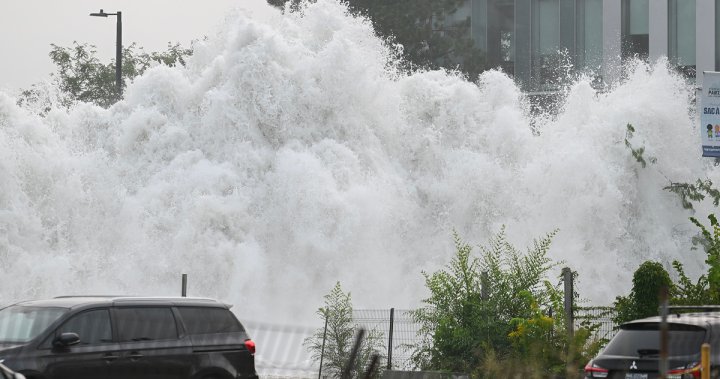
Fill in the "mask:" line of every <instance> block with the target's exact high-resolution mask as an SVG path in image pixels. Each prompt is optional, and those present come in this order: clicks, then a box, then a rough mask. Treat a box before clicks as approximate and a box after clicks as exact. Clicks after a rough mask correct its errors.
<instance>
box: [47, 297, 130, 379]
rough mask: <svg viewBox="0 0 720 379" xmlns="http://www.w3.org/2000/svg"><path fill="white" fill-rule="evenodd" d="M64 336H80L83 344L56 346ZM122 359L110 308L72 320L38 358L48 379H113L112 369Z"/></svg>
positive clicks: (49, 341) (57, 332) (59, 328)
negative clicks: (114, 339)
mask: <svg viewBox="0 0 720 379" xmlns="http://www.w3.org/2000/svg"><path fill="white" fill-rule="evenodd" d="M62 333H76V334H77V335H78V336H79V337H80V342H79V343H78V344H75V345H71V346H64V347H62V346H61V347H58V346H53V340H54V339H55V337H57V336H59V335H60V334H62ZM119 357H120V356H119V355H118V345H117V344H116V343H114V342H113V337H112V327H111V323H110V312H109V310H108V309H107V308H103V309H92V310H88V311H83V312H81V313H78V314H76V315H74V316H72V317H71V318H69V319H68V320H67V321H66V322H65V323H63V324H62V325H61V326H60V327H58V328H57V329H56V330H55V332H54V333H53V334H51V335H50V336H49V337H48V338H47V339H46V340H45V341H44V342H43V344H42V345H41V346H40V351H39V354H38V359H39V360H40V361H41V362H39V366H40V368H41V370H42V371H43V372H44V377H46V378H48V379H60V378H81V379H82V378H87V379H95V378H100V377H103V378H110V377H112V375H111V373H112V365H113V364H114V363H115V361H116V360H117V359H118V358H119ZM43 367H44V369H42V368H43Z"/></svg>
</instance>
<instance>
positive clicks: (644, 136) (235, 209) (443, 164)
mask: <svg viewBox="0 0 720 379" xmlns="http://www.w3.org/2000/svg"><path fill="white" fill-rule="evenodd" d="M303 15H304V16H302V17H301V16H300V15H298V14H289V15H285V16H282V17H281V16H277V17H273V18H271V20H269V21H264V22H265V23H262V22H260V21H254V20H251V19H248V18H245V17H244V16H242V15H239V16H236V17H235V18H229V19H228V21H227V24H226V25H225V27H224V28H223V29H222V30H221V31H220V32H219V33H218V35H217V36H215V37H212V38H210V39H209V40H207V41H203V42H201V43H200V44H199V45H198V46H196V49H195V51H196V52H195V55H194V56H193V57H192V58H191V59H190V61H189V64H188V67H187V68H182V67H181V68H167V67H155V68H153V69H151V70H150V71H148V72H147V73H146V75H145V76H143V77H141V78H138V79H137V80H136V81H135V82H134V83H132V84H131V85H129V86H128V88H127V90H126V94H125V100H124V101H123V102H120V103H118V104H116V105H115V106H114V107H112V108H111V109H109V110H103V109H100V108H97V107H94V106H91V105H87V104H83V105H79V106H77V107H74V108H73V109H71V110H70V111H69V112H65V111H62V110H60V109H55V110H53V111H51V112H50V113H49V114H48V116H47V117H44V118H40V117H36V116H33V115H32V113H31V112H30V111H29V110H26V109H21V108H18V107H17V106H16V105H15V104H14V100H13V99H11V98H10V97H9V96H7V95H4V94H0V177H1V179H0V274H1V275H0V285H1V286H2V287H1V288H2V289H3V290H2V291H1V292H0V302H2V303H6V302H9V301H12V300H18V299H24V298H31V297H47V296H54V295H61V294H71V293H121V292H122V293H129V294H143V295H175V294H178V293H179V291H180V274H181V273H187V274H189V293H190V295H193V296H209V297H216V298H221V299H223V300H225V301H228V302H231V303H234V304H236V307H235V308H234V310H235V311H236V312H238V314H240V315H242V316H243V317H246V318H249V319H256V320H257V319H262V320H272V321H276V322H288V323H292V322H296V321H300V320H303V319H310V318H312V319H314V318H315V316H314V311H315V310H316V309H317V308H318V307H320V306H322V304H323V299H322V296H323V295H324V294H326V293H327V292H328V291H329V290H330V289H331V288H332V287H333V285H334V283H335V282H336V281H338V280H339V281H341V283H342V284H343V288H344V289H345V290H348V291H351V292H352V295H353V300H354V304H355V306H356V307H358V308H375V307H377V308H389V307H396V308H407V307H413V306H416V305H418V304H419V303H420V301H421V299H423V298H424V297H426V296H427V291H426V289H425V287H424V280H423V277H422V275H421V271H423V270H424V271H427V272H433V271H435V270H436V269H438V268H440V267H442V266H443V265H445V264H446V263H447V262H448V261H449V260H450V258H451V257H452V256H453V254H454V251H453V240H452V231H453V229H455V230H457V231H458V232H459V233H460V235H461V236H462V237H463V238H464V239H465V240H466V241H468V242H470V243H471V244H482V243H484V242H485V241H487V238H488V237H489V236H490V235H491V234H492V233H495V232H497V231H498V230H499V228H500V226H501V225H503V224H505V225H507V228H508V234H509V236H510V238H511V240H512V241H513V242H514V243H515V244H516V245H517V246H518V247H519V248H524V246H527V245H528V244H530V243H531V240H532V238H534V237H540V236H543V235H544V234H545V233H548V232H551V231H552V230H554V229H555V228H558V229H559V233H558V235H557V237H556V238H555V242H554V244H553V246H552V249H551V256H552V258H554V259H556V260H564V261H565V264H566V265H567V266H569V267H572V268H573V269H575V270H577V271H579V273H580V277H579V280H580V283H579V285H578V288H579V291H580V294H581V295H582V296H583V297H586V298H589V299H591V300H592V302H593V303H596V304H606V303H608V302H610V301H611V300H612V299H613V298H614V297H615V296H616V295H621V294H626V292H627V291H628V289H629V288H630V285H631V276H632V272H633V271H634V270H635V269H636V268H637V267H638V265H639V264H640V263H641V262H643V261H644V260H647V259H653V260H659V261H661V262H663V263H664V264H666V265H667V266H668V267H669V262H670V261H671V260H673V259H680V260H681V261H683V262H685V264H686V267H687V269H688V271H689V272H690V273H691V274H692V275H698V274H699V273H700V270H701V268H702V265H703V263H702V262H703V260H704V253H702V252H701V251H691V250H690V247H691V244H690V240H691V237H692V236H693V235H695V234H696V232H697V230H696V228H695V227H694V226H692V225H691V224H690V222H689V221H688V219H687V218H688V216H689V215H690V213H688V212H687V211H685V210H682V209H681V207H680V205H679V201H678V199H677V198H676V197H675V196H673V195H671V194H669V193H668V192H667V191H664V190H663V187H664V186H666V185H668V184H669V182H668V180H673V181H677V182H682V181H694V180H695V179H696V178H705V177H709V178H713V179H714V181H715V182H716V183H720V180H718V178H717V173H716V170H715V169H714V168H713V167H712V166H711V165H709V164H708V163H707V161H703V159H702V158H701V157H700V154H701V151H700V148H699V140H700V139H699V137H698V135H697V130H696V128H695V121H694V118H693V116H692V112H693V111H694V110H693V109H692V108H691V103H690V100H689V95H690V93H689V92H688V89H687V87H686V86H685V84H684V82H683V80H682V79H681V78H679V77H677V76H675V75H673V74H672V73H671V72H670V71H669V70H668V69H667V68H666V63H665V62H659V63H658V64H657V65H653V66H645V65H642V64H640V65H637V66H636V67H635V70H634V71H633V72H632V73H631V74H630V75H629V77H628V79H627V80H626V81H624V82H623V83H622V84H618V85H617V86H615V87H614V88H612V89H611V90H610V91H608V92H606V93H603V94H596V93H595V92H594V91H593V90H592V88H590V85H589V82H588V81H587V80H582V79H581V80H580V81H577V82H576V83H575V84H573V86H572V87H571V88H569V92H568V96H567V103H566V105H565V107H564V111H562V112H561V113H560V114H559V115H558V116H557V117H556V118H552V117H550V118H548V117H544V118H542V117H536V118H533V117H532V116H529V115H528V107H527V104H526V102H525V101H524V100H523V97H522V95H521V92H520V90H519V89H518V88H517V87H516V86H515V85H514V84H513V82H512V80H511V79H510V78H508V77H507V76H505V75H504V74H502V73H500V72H496V71H490V72H487V73H485V74H483V75H482V76H481V77H480V78H479V80H478V81H477V82H476V83H473V82H468V81H466V80H464V79H463V78H462V77H459V76H457V75H455V74H452V73H446V72H442V71H431V72H418V73H414V74H411V75H408V74H403V73H401V72H399V71H398V70H397V69H396V66H397V62H396V61H395V56H396V51H395V50H394V48H392V47H387V46H385V45H384V44H383V43H382V41H381V40H380V39H378V38H376V37H375V36H374V33H373V31H372V29H371V26H370V24H369V23H368V22H367V21H365V20H362V19H357V18H352V17H350V16H348V15H347V14H346V10H345V8H344V7H343V6H342V5H340V4H339V3H336V2H334V1H331V0H319V1H318V2H317V3H316V4H312V5H309V7H308V8H307V9H306V10H305V11H304V12H303ZM627 123H632V124H633V125H634V126H635V128H636V130H637V132H636V135H635V137H634V139H633V141H632V142H633V144H636V145H637V146H641V145H644V146H645V148H646V154H647V155H653V156H656V157H657V158H658V162H657V164H655V165H651V166H650V167H648V168H646V169H642V168H640V166H639V165H638V163H637V162H636V161H635V160H634V158H633V157H632V156H631V154H630V151H629V150H628V148H627V147H626V146H625V144H624V138H625V136H626V124H627ZM533 128H535V130H536V131H539V135H534V134H533ZM711 211H714V208H712V207H711V206H710V205H708V204H702V205H701V206H700V207H699V210H698V213H697V214H696V215H697V216H698V217H699V218H700V219H702V220H705V218H704V217H705V215H706V214H707V213H709V212H711Z"/></svg>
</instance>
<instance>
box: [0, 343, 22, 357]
mask: <svg viewBox="0 0 720 379" xmlns="http://www.w3.org/2000/svg"><path fill="white" fill-rule="evenodd" d="M22 346H23V344H20V343H17V342H0V356H2V353H4V352H6V351H9V350H15V349H17V348H20V347H22Z"/></svg>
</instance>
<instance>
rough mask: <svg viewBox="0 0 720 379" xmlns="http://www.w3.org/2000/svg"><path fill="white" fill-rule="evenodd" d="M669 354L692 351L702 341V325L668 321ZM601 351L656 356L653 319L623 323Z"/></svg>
mask: <svg viewBox="0 0 720 379" xmlns="http://www.w3.org/2000/svg"><path fill="white" fill-rule="evenodd" d="M668 329H669V330H668V350H669V351H668V353H669V355H670V356H680V355H692V354H697V353H698V352H699V351H700V346H701V345H702V343H703V342H704V341H705V329H703V328H701V327H699V326H695V325H683V324H668ZM603 354H606V355H620V356H625V357H652V356H655V357H657V356H658V355H659V354H660V331H659V325H658V324H657V323H640V324H626V325H623V326H622V327H621V329H620V331H619V332H618V333H617V334H616V335H615V337H613V339H612V341H610V343H609V344H608V345H607V347H605V350H604V351H603Z"/></svg>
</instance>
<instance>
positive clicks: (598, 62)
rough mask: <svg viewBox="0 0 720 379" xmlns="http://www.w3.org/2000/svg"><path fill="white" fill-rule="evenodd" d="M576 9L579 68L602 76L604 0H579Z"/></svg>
mask: <svg viewBox="0 0 720 379" xmlns="http://www.w3.org/2000/svg"><path fill="white" fill-rule="evenodd" d="M717 1H720V0H717ZM576 11H577V15H576V20H577V24H576V26H577V31H576V33H577V39H576V44H577V45H576V49H577V68H578V69H579V70H581V71H585V72H587V73H589V74H593V76H600V72H601V69H602V59H603V25H602V22H603V17H602V14H603V3H602V0H577V2H576Z"/></svg>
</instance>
